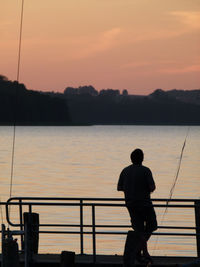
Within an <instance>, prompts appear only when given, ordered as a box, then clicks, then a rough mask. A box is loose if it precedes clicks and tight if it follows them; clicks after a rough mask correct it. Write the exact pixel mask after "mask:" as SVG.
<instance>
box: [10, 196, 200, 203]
mask: <svg viewBox="0 0 200 267" xmlns="http://www.w3.org/2000/svg"><path fill="white" fill-rule="evenodd" d="M12 200H67V201H68V200H77V201H80V200H82V201H84V200H87V201H124V198H62V197H12V198H9V199H8V201H12ZM151 200H152V201H169V202H194V201H196V200H197V199H183V198H177V199H168V198H152V199H151Z"/></svg>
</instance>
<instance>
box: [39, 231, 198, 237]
mask: <svg viewBox="0 0 200 267" xmlns="http://www.w3.org/2000/svg"><path fill="white" fill-rule="evenodd" d="M39 233H40V234H79V235H80V232H78V231H39ZM127 233H128V232H95V234H96V235H98V234H102V235H127ZM83 234H88V235H92V234H93V232H90V231H83ZM152 235H170V236H172V235H173V236H197V234H192V233H152Z"/></svg>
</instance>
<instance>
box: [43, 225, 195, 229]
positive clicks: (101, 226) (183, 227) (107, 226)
mask: <svg viewBox="0 0 200 267" xmlns="http://www.w3.org/2000/svg"><path fill="white" fill-rule="evenodd" d="M40 227H80V224H40ZM82 227H85V228H87V227H88V228H89V227H92V224H84V225H82ZM95 227H96V228H131V225H107V224H96V225H95ZM158 229H183V230H184V229H185V230H196V227H189V226H158Z"/></svg>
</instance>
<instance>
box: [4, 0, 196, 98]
mask: <svg viewBox="0 0 200 267" xmlns="http://www.w3.org/2000/svg"><path fill="white" fill-rule="evenodd" d="M0 6H1V9H0V16H1V26H0V33H1V36H2V40H1V42H0V58H1V61H0V74H2V75H5V76H7V77H8V78H9V79H11V80H15V79H16V68H17V49H18V39H19V37H18V36H19V23H20V8H21V2H20V1H18V0H13V1H12V2H9V1H5V0H4V1H3V4H2V3H1V5H0ZM199 33H200V3H199V1H197V0H191V1H190V2H188V1H186V0H168V1H160V0H151V1H149V0H134V1H133V0H125V1H124V0H84V1H83V0H77V1H72V0H69V1H68V3H66V1H65V0H61V1H60V2H59V5H58V3H57V2H56V1H55V0H48V1H47V0H43V1H42V2H40V1H33V0H30V1H26V0H25V6H24V24H23V35H22V54H21V55H22V57H21V69H20V82H22V83H24V84H25V85H26V87H27V88H29V89H34V90H43V91H45V90H46V91H52V90H53V91H61V92H62V91H63V90H64V89H65V88H66V87H67V86H72V87H78V86H83V85H92V86H94V87H95V88H96V89H97V90H100V89H107V88H112V89H119V90H123V89H127V90H128V91H129V93H130V94H149V93H151V92H152V91H153V90H155V89H157V88H162V89H164V90H170V89H174V88H176V89H188V90H190V89H199V88H200V78H199V77H200V46H199V44H200V42H199V41H200V35H199Z"/></svg>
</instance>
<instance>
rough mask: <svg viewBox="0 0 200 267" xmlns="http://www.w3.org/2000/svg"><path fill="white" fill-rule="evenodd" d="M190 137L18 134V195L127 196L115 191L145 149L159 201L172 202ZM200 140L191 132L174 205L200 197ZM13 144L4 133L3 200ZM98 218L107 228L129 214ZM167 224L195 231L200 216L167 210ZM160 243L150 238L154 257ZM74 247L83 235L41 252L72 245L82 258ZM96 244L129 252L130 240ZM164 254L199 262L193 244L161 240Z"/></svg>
mask: <svg viewBox="0 0 200 267" xmlns="http://www.w3.org/2000/svg"><path fill="white" fill-rule="evenodd" d="M186 132H187V127H184V126H182V127H181V126H92V127H17V129H16V146H15V161H14V179H13V194H12V195H13V196H44V197H45V196H46V197H47V196H49V197H122V196H123V195H122V193H120V192H117V191H116V183H117V181H118V176H119V173H120V171H121V169H122V168H124V166H126V165H129V164H130V160H129V154H130V152H131V151H132V150H133V149H135V148H136V147H140V148H142V149H143V150H144V152H145V161H144V165H145V164H146V165H147V166H149V167H150V168H151V169H152V171H153V174H154V178H155V181H156V185H157V190H156V192H155V193H154V194H153V197H155V198H167V197H168V196H169V191H170V188H171V185H172V182H173V179H174V176H175V173H176V169H177V165H178V160H179V156H180V152H181V148H182V145H183V141H184V138H185V135H186ZM199 134H200V127H198V126H197V127H191V128H190V133H189V136H188V139H187V144H186V147H185V151H184V155H183V160H182V165H181V170H180V173H179V178H178V182H177V185H176V188H175V191H174V195H173V197H174V198H199V188H200V179H199V173H200V165H199V158H200V139H199ZM12 137H13V128H12V127H0V144H1V148H0V170H1V172H0V180H1V184H0V187H1V200H7V198H8V196H9V183H10V169H11V167H10V165H11V152H12ZM40 209H41V208H40ZM41 213H42V215H41V220H44V221H54V222H55V221H58V222H59V223H67V222H76V221H78V220H79V213H78V211H76V210H71V211H65V210H64V209H63V208H56V209H52V208H51V209H50V208H45V209H43V210H42V209H41ZM89 213H90V211H89V210H88V214H87V212H86V216H85V220H86V222H87V220H89V218H91V217H90V215H89ZM162 213H163V209H157V214H158V221H160V220H161V217H162ZM13 214H14V211H13ZM99 216H100V217H99V218H97V219H98V220H99V223H101V224H104V223H115V222H116V223H117V224H129V217H128V214H127V212H126V210H124V209H122V210H119V209H118V210H115V209H110V208H109V209H107V210H106V209H105V208H104V209H102V208H101V210H100V215H99ZM86 222H85V223H86ZM90 223H91V222H90ZM164 224H165V225H166V224H167V225H184V226H194V214H193V212H192V211H191V210H183V209H182V210H169V211H168V213H167V215H166V217H165V222H164ZM90 238H91V237H90V236H88V237H87V239H88V240H90ZM155 238H156V237H152V240H151V244H150V247H151V249H154V250H155V244H154V243H155V242H154V240H155ZM69 240H70V242H69ZM76 240H78V236H75V237H72V235H70V236H67V235H66V236H65V237H63V236H59V237H57V236H56V237H55V236H47V235H43V236H42V237H41V241H40V242H41V251H47V250H48V251H60V250H62V249H63V248H64V249H72V246H73V249H76V251H78V248H79V241H76ZM98 240H99V242H98V247H97V251H98V252H99V253H100V252H101V253H107V254H110V253H113V254H117V253H118V254H122V253H123V244H124V240H125V236H117V237H116V236H115V237H114V236H98ZM55 243H56V244H57V245H58V246H56V245H55ZM111 244H112V246H111ZM90 249H91V244H90V243H87V242H86V252H89V251H90ZM164 251H167V252H165V253H167V254H168V255H172V254H175V255H178V254H179V255H180V254H182V255H186V253H187V254H190V255H195V239H194V238H188V237H187V238H186V237H181V238H180V237H174V238H171V237H168V236H165V237H159V241H158V245H156V252H155V254H163V252H164ZM90 252H91V251H90Z"/></svg>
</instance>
